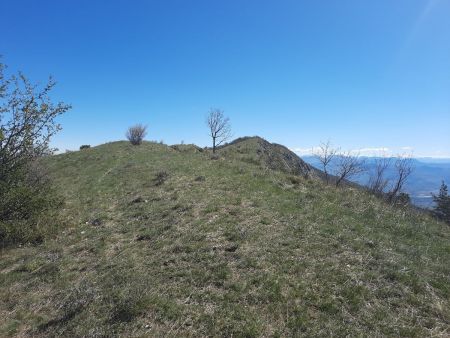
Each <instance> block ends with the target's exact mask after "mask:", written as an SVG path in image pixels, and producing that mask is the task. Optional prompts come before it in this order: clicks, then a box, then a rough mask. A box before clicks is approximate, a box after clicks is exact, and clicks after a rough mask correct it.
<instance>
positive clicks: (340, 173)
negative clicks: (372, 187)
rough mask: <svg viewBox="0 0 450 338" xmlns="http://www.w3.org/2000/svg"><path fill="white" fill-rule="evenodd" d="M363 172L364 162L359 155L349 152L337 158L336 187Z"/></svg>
mask: <svg viewBox="0 0 450 338" xmlns="http://www.w3.org/2000/svg"><path fill="white" fill-rule="evenodd" d="M363 171H364V160H362V159H361V158H360V157H359V154H356V155H353V154H352V153H351V152H350V151H349V152H347V153H344V154H340V155H338V156H337V167H336V172H335V176H336V187H338V186H339V185H340V184H341V183H342V182H345V181H346V180H348V179H350V178H351V177H354V176H356V175H359V174H361V173H362V172H363Z"/></svg>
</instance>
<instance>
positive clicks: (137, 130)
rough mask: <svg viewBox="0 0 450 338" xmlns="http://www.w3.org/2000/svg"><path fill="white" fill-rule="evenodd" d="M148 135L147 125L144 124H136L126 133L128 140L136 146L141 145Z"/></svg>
mask: <svg viewBox="0 0 450 338" xmlns="http://www.w3.org/2000/svg"><path fill="white" fill-rule="evenodd" d="M146 135H147V126H144V125H142V124H136V125H134V126H132V127H130V128H128V130H127V133H126V137H127V139H128V141H130V143H131V144H132V145H135V146H137V145H140V144H141V143H142V141H143V140H144V137H145V136H146Z"/></svg>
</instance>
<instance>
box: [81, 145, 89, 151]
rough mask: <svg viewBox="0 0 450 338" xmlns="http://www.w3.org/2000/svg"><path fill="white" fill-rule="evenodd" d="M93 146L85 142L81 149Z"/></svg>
mask: <svg viewBox="0 0 450 338" xmlns="http://www.w3.org/2000/svg"><path fill="white" fill-rule="evenodd" d="M90 147H91V146H90V145H89V144H83V145H82V146H80V150H83V149H89V148H90Z"/></svg>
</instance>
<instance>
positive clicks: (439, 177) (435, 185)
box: [302, 156, 450, 208]
mask: <svg viewBox="0 0 450 338" xmlns="http://www.w3.org/2000/svg"><path fill="white" fill-rule="evenodd" d="M302 159H303V160H304V161H305V162H307V163H309V164H310V165H312V166H313V167H316V168H318V169H322V168H321V166H320V163H319V161H318V160H317V159H316V158H315V157H314V156H302ZM376 159H377V158H376V157H365V165H366V168H367V172H366V173H365V174H362V175H360V176H358V177H355V178H354V179H353V181H354V182H357V183H359V184H362V185H367V183H368V181H369V177H370V174H371V173H372V172H373V171H374V168H375V161H376ZM391 163H392V166H391V167H390V168H389V169H388V170H387V176H388V177H389V176H393V175H394V174H395V169H394V167H393V164H394V163H395V158H393V161H391ZM335 165H336V164H335V163H332V164H331V168H332V169H334V168H335ZM413 166H414V171H413V173H412V174H411V176H410V177H409V179H408V182H407V183H406V185H405V189H404V190H405V192H407V193H408V194H409V195H410V196H411V200H412V202H413V203H414V204H415V205H417V206H420V207H423V208H430V207H432V206H433V199H432V194H433V193H435V194H436V193H437V192H438V191H439V187H440V185H441V182H442V181H445V182H446V183H447V184H450V159H436V158H428V157H424V158H414V159H413Z"/></svg>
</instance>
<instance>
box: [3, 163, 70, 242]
mask: <svg viewBox="0 0 450 338" xmlns="http://www.w3.org/2000/svg"><path fill="white" fill-rule="evenodd" d="M0 196H1V197H2V198H1V199H0V246H6V245H10V244H20V243H22V244H23V243H39V242H42V241H43V240H44V238H45V237H47V236H49V235H50V234H51V233H52V232H53V231H54V230H55V229H56V225H57V224H58V216H57V209H58V206H61V204H62V202H61V199H60V198H59V197H58V196H57V194H56V193H55V192H54V190H53V188H52V186H51V184H50V182H49V180H48V177H47V175H46V174H45V172H43V171H42V168H37V167H36V166H33V167H30V166H28V167H27V168H23V169H21V170H17V171H16V172H14V173H13V174H12V175H10V176H9V177H8V179H7V180H5V181H3V182H1V183H0Z"/></svg>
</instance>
